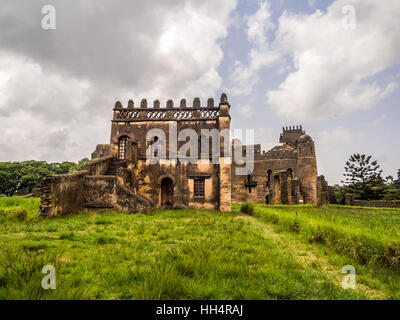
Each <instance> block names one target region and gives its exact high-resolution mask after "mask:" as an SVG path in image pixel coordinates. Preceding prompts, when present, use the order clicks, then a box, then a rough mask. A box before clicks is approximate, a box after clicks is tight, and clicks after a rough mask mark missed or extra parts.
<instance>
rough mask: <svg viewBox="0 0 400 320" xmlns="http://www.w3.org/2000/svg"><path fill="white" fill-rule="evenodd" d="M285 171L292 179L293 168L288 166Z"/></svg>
mask: <svg viewBox="0 0 400 320" xmlns="http://www.w3.org/2000/svg"><path fill="white" fill-rule="evenodd" d="M287 173H288V176H289V177H290V178H291V179H293V170H292V169H290V168H289V169H288V170H287Z"/></svg>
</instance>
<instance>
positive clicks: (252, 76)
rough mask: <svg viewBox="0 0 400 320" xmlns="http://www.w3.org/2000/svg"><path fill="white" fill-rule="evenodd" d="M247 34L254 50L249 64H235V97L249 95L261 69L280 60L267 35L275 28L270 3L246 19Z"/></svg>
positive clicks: (250, 54)
mask: <svg viewBox="0 0 400 320" xmlns="http://www.w3.org/2000/svg"><path fill="white" fill-rule="evenodd" d="M245 20H246V22H247V28H246V34H247V39H248V41H249V43H250V44H251V45H252V49H251V50H250V53H249V64H248V65H244V64H243V63H242V62H240V61H236V62H235V66H234V71H233V74H232V79H233V82H234V86H233V88H232V89H231V90H230V92H231V93H232V94H233V95H249V94H251V93H252V90H253V88H254V86H255V84H256V83H257V82H258V81H259V74H258V73H259V71H260V70H261V68H263V67H266V66H269V65H272V64H273V63H274V62H276V61H277V60H278V54H277V53H276V52H274V51H273V50H271V48H270V45H269V42H268V38H267V36H266V34H267V33H268V32H269V31H271V30H273V29H274V28H275V26H274V24H273V22H272V19H271V8H270V4H269V2H268V1H263V2H261V3H260V8H259V9H258V11H257V12H256V13H255V14H254V15H249V16H246V17H245Z"/></svg>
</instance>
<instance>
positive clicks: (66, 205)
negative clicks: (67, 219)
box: [39, 170, 89, 218]
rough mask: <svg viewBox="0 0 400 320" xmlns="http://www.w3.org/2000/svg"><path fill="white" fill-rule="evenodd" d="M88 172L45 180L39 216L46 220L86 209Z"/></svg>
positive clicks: (51, 177) (48, 177)
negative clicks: (86, 178) (86, 179)
mask: <svg viewBox="0 0 400 320" xmlns="http://www.w3.org/2000/svg"><path fill="white" fill-rule="evenodd" d="M88 173H89V172H88V171H86V170H84V171H80V172H76V173H71V174H64V175H50V176H47V177H45V178H44V179H43V183H42V189H41V192H42V193H41V197H40V198H41V202H40V209H39V215H40V216H42V217H45V218H49V217H53V216H58V215H64V214H71V213H78V212H81V211H82V210H84V208H85V177H86V176H87V175H88Z"/></svg>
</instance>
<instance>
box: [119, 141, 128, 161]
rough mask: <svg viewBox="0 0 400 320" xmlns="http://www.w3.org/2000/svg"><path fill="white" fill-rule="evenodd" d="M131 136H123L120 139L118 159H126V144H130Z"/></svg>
mask: <svg viewBox="0 0 400 320" xmlns="http://www.w3.org/2000/svg"><path fill="white" fill-rule="evenodd" d="M128 140H129V138H128V137H127V136H123V137H121V138H119V140H118V159H119V160H126V146H127V144H128Z"/></svg>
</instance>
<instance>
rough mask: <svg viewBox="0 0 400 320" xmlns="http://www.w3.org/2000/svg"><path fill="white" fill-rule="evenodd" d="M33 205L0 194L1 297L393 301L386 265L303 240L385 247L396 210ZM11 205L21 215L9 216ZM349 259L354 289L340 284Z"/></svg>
mask: <svg viewBox="0 0 400 320" xmlns="http://www.w3.org/2000/svg"><path fill="white" fill-rule="evenodd" d="M38 204H39V202H38V199H19V198H7V199H6V198H0V246H1V248H2V250H1V251H0V299H399V298H400V293H399V292H400V275H399V273H398V272H397V271H396V269H395V268H393V266H392V265H390V264H385V263H383V264H382V263H380V262H379V263H371V262H370V261H361V260H360V259H359V258H358V257H356V256H354V255H352V254H350V253H349V252H347V251H346V250H339V249H338V247H337V246H334V245H332V244H331V242H330V240H329V241H320V240H318V241H316V240H315V239H314V241H310V239H311V237H312V236H313V234H312V233H311V231H308V230H311V228H312V226H317V225H320V224H321V225H324V224H326V226H331V227H338V228H339V227H343V228H344V227H347V229H346V230H347V231H348V232H350V233H351V232H353V230H355V232H356V233H357V232H359V233H362V232H364V231H366V232H367V231H368V232H367V233H366V234H367V235H368V237H370V236H371V237H372V236H373V235H374V234H375V231H369V230H371V229H372V230H375V229H376V230H377V231H376V232H378V233H376V234H377V237H379V238H381V239H382V242H383V243H386V244H388V243H395V244H396V243H397V244H398V243H399V241H398V236H399V234H398V233H396V232H398V231H396V226H398V223H399V219H398V218H399V215H400V212H399V211H396V212H395V211H393V212H392V211H390V212H389V213H388V212H386V211H385V210H382V211H379V212H378V211H377V210H368V209H363V210H358V209H347V208H339V207H326V208H323V209H317V208H313V207H268V208H267V209H264V206H255V209H250V210H249V211H251V212H250V213H251V214H252V215H247V214H240V213H220V212H213V211H196V210H177V211H155V212H153V213H152V214H150V215H141V214H138V215H127V214H120V213H86V214H78V215H74V216H67V217H59V218H54V219H50V220H43V219H41V218H38V217H35V215H34V213H35V212H37V210H38ZM18 207H19V209H18V210H19V211H21V210H26V211H27V215H26V217H24V214H21V213H20V214H14V213H13V212H14V211H18V210H14V211H13V208H14V209H15V208H18ZM234 209H235V210H236V211H239V210H238V209H239V207H238V206H234ZM324 210H325V211H324ZM330 210H331V211H332V210H334V211H335V213H336V214H335V215H334V216H333V215H332V214H331V213H330V212H331V211H330ZM295 211H298V212H299V217H298V218H297V219H299V220H300V221H297V222H298V223H297V224H295V223H294V222H296V221H294V222H293V223H292V221H291V220H290V219H292V218H293V217H292V216H296V214H295ZM363 214H366V216H368V217H367V218H365V219H364V216H363ZM278 216H279V217H278ZM346 219H347V220H348V221H349V222H346V221H347V220H346ZM340 221H341V222H340ZM293 225H294V226H295V227H293ZM297 225H298V226H299V227H296V226H297ZM358 228H359V229H358ZM384 229H385V230H386V231H385V230H384ZM343 230H345V229H343ZM343 230H342V231H343ZM397 230H398V229H397ZM343 232H344V233H345V231H343ZM368 239H369V238H368ZM359 247H363V243H361V244H360V245H359ZM48 264H50V265H53V266H54V267H55V268H56V271H57V289H56V290H51V291H45V290H43V289H42V288H41V285H40V284H41V280H42V278H43V276H44V275H43V274H41V269H42V267H43V266H44V265H48ZM349 264H350V265H353V266H355V268H356V270H357V288H356V289H355V290H344V289H343V288H342V287H341V282H342V278H343V275H342V274H341V269H342V267H343V266H345V265H349Z"/></svg>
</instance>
